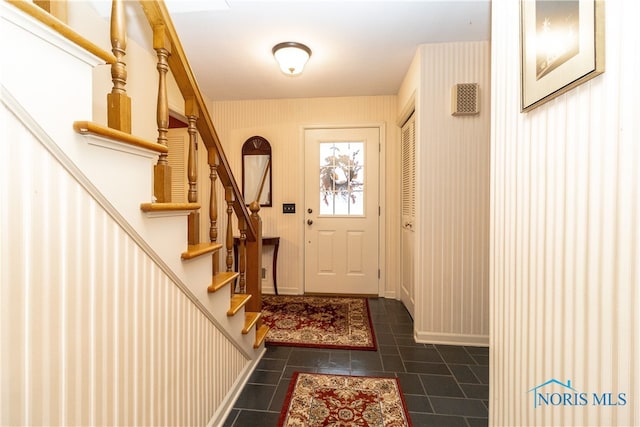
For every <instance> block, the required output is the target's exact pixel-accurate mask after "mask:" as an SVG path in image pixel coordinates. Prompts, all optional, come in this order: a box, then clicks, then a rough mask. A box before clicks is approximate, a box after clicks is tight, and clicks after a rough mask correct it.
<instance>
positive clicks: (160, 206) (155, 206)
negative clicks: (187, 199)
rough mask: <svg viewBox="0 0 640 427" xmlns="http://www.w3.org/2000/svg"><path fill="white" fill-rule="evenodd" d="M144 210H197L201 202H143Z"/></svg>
mask: <svg viewBox="0 0 640 427" xmlns="http://www.w3.org/2000/svg"><path fill="white" fill-rule="evenodd" d="M140 209H141V210H142V211H143V212H171V211H197V210H198V209H200V203H141V204H140Z"/></svg>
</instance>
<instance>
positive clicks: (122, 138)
mask: <svg viewBox="0 0 640 427" xmlns="http://www.w3.org/2000/svg"><path fill="white" fill-rule="evenodd" d="M73 129H74V130H75V131H76V132H78V133H81V134H83V135H87V134H93V135H98V136H101V137H103V138H107V139H111V140H113V141H118V142H122V143H125V144H129V145H133V146H136V147H140V148H146V149H147V150H152V151H156V152H158V153H168V152H169V149H168V148H167V147H166V146H164V145H162V144H158V143H157V142H152V141H148V140H146V139H143V138H139V137H137V136H133V135H131V134H129V133H126V132H122V131H119V130H117V129H112V128H110V127H107V126H103V125H101V124H98V123H95V122H89V121H86V120H85V121H77V122H73Z"/></svg>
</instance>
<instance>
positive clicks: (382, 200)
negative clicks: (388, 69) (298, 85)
mask: <svg viewBox="0 0 640 427" xmlns="http://www.w3.org/2000/svg"><path fill="white" fill-rule="evenodd" d="M351 128H376V129H378V134H379V137H380V151H379V153H378V206H380V215H379V216H378V269H379V270H380V274H379V277H378V296H379V297H383V296H385V293H386V289H387V277H386V270H387V269H386V251H385V248H386V234H385V231H386V214H385V211H386V187H385V183H386V162H385V160H386V123H385V122H355V123H341V124H306V125H302V126H301V127H300V132H299V137H298V140H299V141H300V145H301V146H302V147H303V149H302V150H300V160H299V161H298V174H299V175H298V176H301V177H302V184H301V185H300V193H299V194H298V200H300V201H301V202H300V203H299V206H300V207H301V209H304V200H305V190H304V176H305V174H304V173H305V171H304V164H305V161H304V160H305V152H306V144H305V131H307V130H314V129H316V130H317V129H331V130H335V129H351ZM301 214H302V215H301V216H300V223H299V227H300V228H299V232H300V236H301V237H300V242H299V247H300V250H299V259H302V260H304V259H305V258H304V257H305V248H306V245H305V244H304V238H305V233H304V232H305V222H304V221H305V220H304V212H301ZM304 277H305V272H304V266H303V268H301V269H300V274H299V277H298V280H299V283H300V287H299V291H300V294H304V292H305V283H304Z"/></svg>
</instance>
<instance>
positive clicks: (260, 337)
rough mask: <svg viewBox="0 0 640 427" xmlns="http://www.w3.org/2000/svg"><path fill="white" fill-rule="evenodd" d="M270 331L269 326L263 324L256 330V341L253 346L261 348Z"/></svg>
mask: <svg viewBox="0 0 640 427" xmlns="http://www.w3.org/2000/svg"><path fill="white" fill-rule="evenodd" d="M268 332H269V327H268V326H267V325H262V326H260V327H259V328H258V330H257V331H256V341H255V342H254V343H253V348H259V347H260V346H261V345H262V343H263V342H264V340H265V339H266V338H267V333H268Z"/></svg>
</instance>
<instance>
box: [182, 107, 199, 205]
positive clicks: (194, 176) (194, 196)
mask: <svg viewBox="0 0 640 427" xmlns="http://www.w3.org/2000/svg"><path fill="white" fill-rule="evenodd" d="M185 113H186V115H187V120H188V121H189V128H188V132H189V157H188V161H187V177H188V179H189V196H188V200H189V203H195V202H197V201H198V188H197V182H198V161H197V160H198V151H197V150H198V135H197V131H196V120H197V119H198V116H199V110H198V104H196V100H195V98H194V97H193V96H190V97H188V98H187V99H185Z"/></svg>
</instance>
